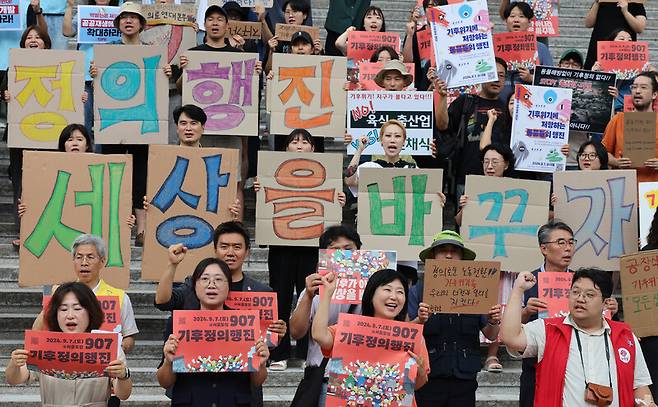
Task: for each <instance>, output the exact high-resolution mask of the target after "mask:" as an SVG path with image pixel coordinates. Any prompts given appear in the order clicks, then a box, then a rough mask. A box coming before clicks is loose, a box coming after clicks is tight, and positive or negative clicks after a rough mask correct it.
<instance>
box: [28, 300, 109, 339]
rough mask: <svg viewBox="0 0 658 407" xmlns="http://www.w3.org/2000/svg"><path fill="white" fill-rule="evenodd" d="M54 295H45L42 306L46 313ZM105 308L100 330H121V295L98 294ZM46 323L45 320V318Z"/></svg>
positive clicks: (103, 308) (102, 306)
mask: <svg viewBox="0 0 658 407" xmlns="http://www.w3.org/2000/svg"><path fill="white" fill-rule="evenodd" d="M51 298H52V295H44V296H43V299H42V301H41V308H43V312H44V315H45V312H46V309H47V308H48V304H50V300H51ZM96 299H97V300H98V302H99V303H100V304H101V308H102V310H103V324H102V325H101V326H100V328H98V330H99V331H107V332H121V305H120V301H119V297H116V296H106V295H101V296H96ZM44 323H45V320H44Z"/></svg>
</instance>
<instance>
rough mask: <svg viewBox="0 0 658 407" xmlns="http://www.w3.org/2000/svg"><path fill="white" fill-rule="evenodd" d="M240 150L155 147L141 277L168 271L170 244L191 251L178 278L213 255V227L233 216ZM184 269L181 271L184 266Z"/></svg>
mask: <svg viewBox="0 0 658 407" xmlns="http://www.w3.org/2000/svg"><path fill="white" fill-rule="evenodd" d="M238 154H239V151H238V150H234V149H223V148H191V147H179V146H151V147H150V149H149V169H148V182H147V194H146V195H147V196H148V197H149V199H150V200H151V207H150V208H149V210H148V211H147V212H146V233H145V234H144V235H145V236H146V239H145V241H144V254H143V258H142V279H144V280H154V281H158V280H159V279H160V277H161V275H162V273H163V272H164V271H165V270H166V268H167V264H168V261H169V260H168V259H167V250H168V248H169V246H171V245H173V244H177V243H183V244H184V245H185V247H187V249H188V252H187V254H186V255H185V258H184V259H183V261H182V262H181V263H180V264H179V266H178V270H177V271H176V278H178V279H179V280H181V281H182V279H183V278H184V277H185V276H187V275H189V274H192V271H194V267H196V265H197V264H198V263H199V261H201V260H203V259H204V258H206V257H212V256H214V254H215V250H214V247H213V234H214V230H215V227H217V225H219V224H220V223H222V222H226V221H229V220H231V219H232V216H231V213H230V212H229V207H230V206H231V205H233V202H234V201H235V196H236V194H237V173H238V171H239V169H238ZM181 268H182V270H181Z"/></svg>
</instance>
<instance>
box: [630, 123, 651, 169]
mask: <svg viewBox="0 0 658 407" xmlns="http://www.w3.org/2000/svg"><path fill="white" fill-rule="evenodd" d="M655 134H656V112H626V113H624V157H626V158H630V160H631V161H632V162H633V163H634V164H635V166H638V167H639V166H642V164H643V163H644V162H645V161H647V160H650V159H652V158H656V137H655Z"/></svg>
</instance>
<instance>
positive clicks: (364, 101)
mask: <svg viewBox="0 0 658 407" xmlns="http://www.w3.org/2000/svg"><path fill="white" fill-rule="evenodd" d="M347 113H348V122H347V123H348V124H347V132H348V134H350V135H351V136H352V142H351V143H350V144H348V145H347V154H350V155H352V154H354V153H355V151H356V149H357V148H358V146H359V142H360V141H359V140H360V139H361V138H363V137H367V138H368V144H367V147H366V149H365V150H364V151H363V154H384V148H383V147H382V144H381V142H380V129H381V127H382V124H384V123H385V122H387V121H388V120H392V119H395V120H399V121H401V122H402V124H404V125H405V128H406V130H407V138H406V141H405V145H404V147H403V149H402V152H401V154H414V155H430V154H431V151H430V141H431V140H432V135H433V128H434V103H433V94H432V92H416V91H401V92H393V91H371V92H364V91H350V92H348V93H347Z"/></svg>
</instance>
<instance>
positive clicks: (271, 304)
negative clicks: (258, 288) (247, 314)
mask: <svg viewBox="0 0 658 407" xmlns="http://www.w3.org/2000/svg"><path fill="white" fill-rule="evenodd" d="M225 304H226V306H227V307H229V308H230V309H235V310H256V311H258V313H259V315H260V333H261V334H263V333H266V337H265V340H266V345H267V346H269V347H274V346H277V345H278V344H279V334H277V333H274V332H271V331H270V330H269V328H270V324H271V323H272V322H274V321H276V320H278V319H279V308H278V306H277V304H278V302H277V298H276V293H263V292H254V291H231V292H229V293H228V297H227V298H226V302H225Z"/></svg>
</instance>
